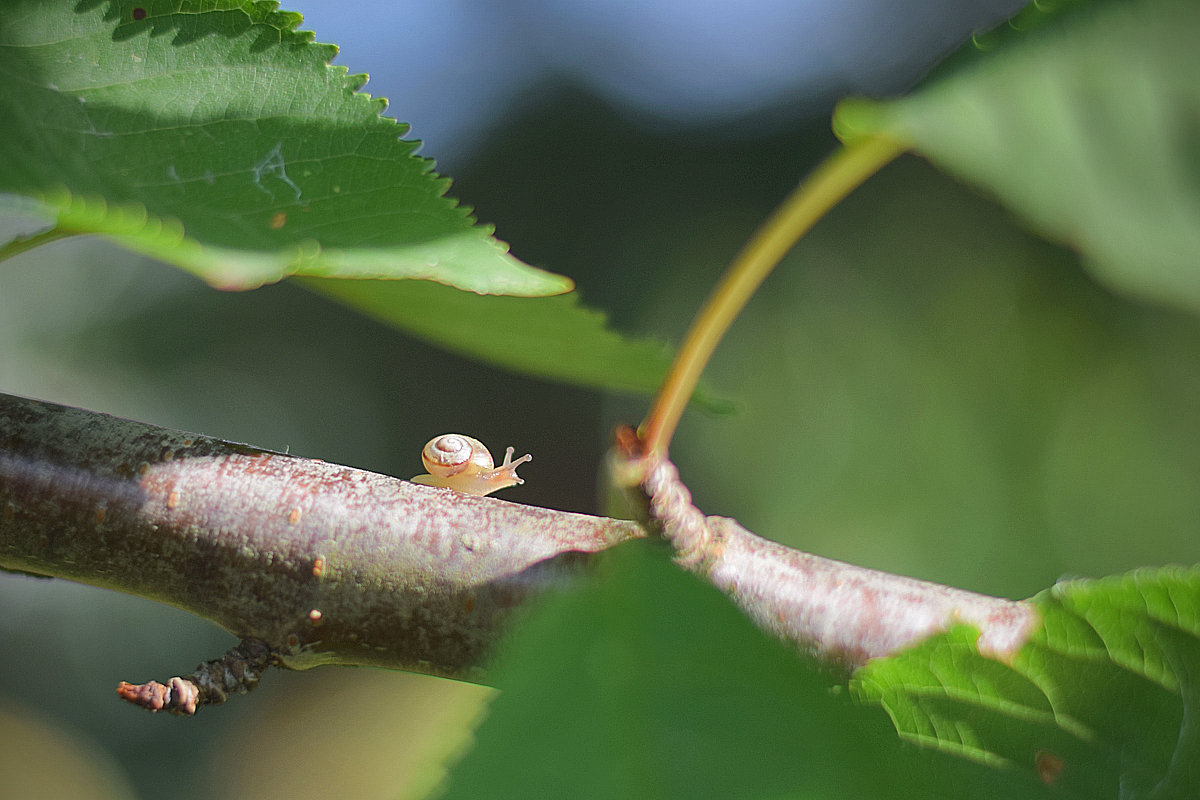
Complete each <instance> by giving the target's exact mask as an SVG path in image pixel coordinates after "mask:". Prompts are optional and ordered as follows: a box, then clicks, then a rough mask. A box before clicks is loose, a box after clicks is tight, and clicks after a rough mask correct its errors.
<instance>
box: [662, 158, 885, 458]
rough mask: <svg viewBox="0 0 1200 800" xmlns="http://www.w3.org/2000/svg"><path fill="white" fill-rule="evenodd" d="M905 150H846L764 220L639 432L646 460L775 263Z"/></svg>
mask: <svg viewBox="0 0 1200 800" xmlns="http://www.w3.org/2000/svg"><path fill="white" fill-rule="evenodd" d="M904 150H905V147H904V146H903V145H901V144H900V143H898V142H896V141H893V140H892V139H889V138H886V137H884V136H878V135H876V136H870V137H866V138H864V139H860V140H858V141H856V142H854V143H853V144H849V145H846V146H844V147H842V148H841V149H840V150H838V151H837V152H836V153H834V154H833V155H832V156H830V157H829V158H828V159H826V160H825V161H824V162H822V163H821V164H820V166H818V167H817V169H816V171H815V172H813V173H812V175H810V176H809V178H808V180H806V181H804V183H802V184H800V186H798V187H797V188H796V189H795V190H794V191H793V192H792V193H791V194H790V195H788V197H787V199H785V200H784V201H783V204H782V205H780V206H779V208H777V209H776V210H775V211H774V213H772V214H771V216H770V217H769V218H768V219H767V221H766V222H764V223H763V225H762V227H760V228H759V229H758V231H757V232H756V233H755V234H754V237H753V238H752V239H751V240H750V241H749V242H748V243H747V244H746V246H745V247H744V248H743V249H742V251H741V252H740V253H738V256H737V258H735V259H734V261H733V263H732V264H731V265H730V266H729V269H728V270H726V272H725V275H724V276H723V277H722V278H721V281H720V283H718V284H717V287H716V288H715V289H714V290H713V293H712V295H710V296H709V298H708V300H707V301H706V302H705V304H704V306H703V307H702V308H701V309H700V313H699V314H697V316H696V320H695V321H694V322H693V323H692V327H691V329H690V330H689V331H688V334H687V337H686V338H685V339H684V343H683V346H682V347H681V348H680V350H679V353H678V354H677V355H676V356H675V363H674V364H673V365H672V366H671V371H670V373H668V375H667V379H666V381H665V382H664V383H663V386H662V388H661V389H660V390H659V393H658V397H657V398H656V400H655V403H654V406H653V408H651V409H650V413H649V414H648V415H647V416H646V419H645V421H644V422H643V423H642V426H641V428H640V430H639V434H640V437H639V438H640V439H641V444H642V448H643V451H644V452H645V453H646V454H647V455H652V456H661V457H663V458H665V457H666V454H667V448H668V446H669V445H670V443H671V437H672V436H674V434H675V428H676V427H677V426H678V425H679V420H680V418H681V417H682V416H683V410H684V408H686V407H687V404H688V400H689V399H691V396H692V392H693V391H695V389H696V383H697V382H698V381H699V380H700V373H702V372H703V371H704V367H705V366H706V365H707V364H708V360H709V359H710V358H711V357H712V354H713V351H714V350H715V349H716V347H717V344H718V343H719V342H720V341H721V338H722V337H723V336H724V335H725V333H726V331H728V330H729V327H730V326H731V325H732V324H733V321H734V320H735V319H737V316H738V314H740V313H741V311H742V309H743V308H745V306H746V303H747V302H748V301H749V300H750V297H751V296H752V295H753V294H754V292H755V290H757V289H758V287H759V286H760V285H761V284H762V282H763V280H765V279H766V277H767V275H769V274H771V270H773V269H774V268H775V265H776V264H778V263H779V261H780V260H781V259H782V258H783V257H784V255H786V254H787V252H788V251H789V250H791V249H792V247H793V246H794V245H795V244H796V242H797V241H799V239H800V237H801V236H803V235H804V234H805V233H807V232H808V231H809V230H810V229H811V228H812V227H813V225H815V224H816V222H817V220H819V219H820V218H821V217H823V216H825V214H826V213H828V211H829V210H830V209H831V208H833V207H834V206H835V205H837V204H838V203H839V202H841V200H842V199H843V198H844V197H846V195H848V194H850V192H852V191H854V189H855V188H857V187H858V186H859V185H861V184H862V183H863V181H865V180H866V179H867V178H869V177H871V176H872V175H874V174H875V173H876V172H878V171H879V170H880V169H882V168H883V167H884V166H885V165H886V164H887V163H888V162H890V161H891V160H892V159H894V158H896V156H898V155H900V153H902V152H904Z"/></svg>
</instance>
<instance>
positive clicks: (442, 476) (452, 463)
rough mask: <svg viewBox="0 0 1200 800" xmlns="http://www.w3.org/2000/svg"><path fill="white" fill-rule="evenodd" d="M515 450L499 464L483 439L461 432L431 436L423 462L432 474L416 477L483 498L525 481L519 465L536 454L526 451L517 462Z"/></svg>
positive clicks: (508, 453)
mask: <svg viewBox="0 0 1200 800" xmlns="http://www.w3.org/2000/svg"><path fill="white" fill-rule="evenodd" d="M513 452H514V451H513V448H511V447H510V448H508V449H507V450H506V451H505V452H504V463H503V464H501V465H500V466H498V467H497V466H495V464H494V463H493V461H492V454H491V453H489V452H488V449H487V448H486V447H484V446H483V442H481V441H479V440H478V439H472V438H471V437H470V436H464V435H462V434H461V433H443V434H442V435H441V436H435V437H434V438H432V439H430V440H429V444H427V445H425V449H424V450H422V451H421V461H422V462H424V464H425V469H427V470H429V473H428V474H425V475H417V476H416V477H415V478H413V479H412V480H413V483H422V484H425V485H426V486H442V487H445V488H447V489H454V490H455V491H457V492H463V493H464V494H474V495H479V496H481V497H482V496H483V495H485V494H491V493H492V492H494V491H496V490H497V489H503V488H505V487H508V486H516V485H517V484H520V483H524V482H525V481H523V480H521V479H520V478H518V477H517V467H518V466H520V465H521V464H524V463H525V462H526V461H533V456H531V455H529V454H528V453H526V454H525V455H523V456H521V457H520V458H518V459H517V460H516V461H513V460H512V457H513Z"/></svg>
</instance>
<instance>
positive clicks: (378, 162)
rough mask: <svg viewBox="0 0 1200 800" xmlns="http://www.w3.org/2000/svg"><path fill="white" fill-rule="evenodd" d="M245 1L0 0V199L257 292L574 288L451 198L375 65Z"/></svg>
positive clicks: (2, 205) (267, 7) (271, 7)
mask: <svg viewBox="0 0 1200 800" xmlns="http://www.w3.org/2000/svg"><path fill="white" fill-rule="evenodd" d="M275 8H276V5H275V4H274V3H266V2H249V0H245V1H243V2H236V1H235V0H189V1H188V2H184V3H182V4H181V3H180V2H178V0H147V1H146V2H131V1H125V0H82V2H80V1H79V0H52V1H50V0H6V2H4V3H3V4H0V77H2V80H0V141H3V148H2V149H0V193H7V197H5V196H4V195H0V209H9V210H16V211H21V212H29V211H34V212H35V213H37V214H38V215H40V216H41V217H43V218H45V219H46V220H48V221H50V222H52V223H53V224H54V225H56V226H57V228H58V229H60V230H62V231H68V232H78V233H99V234H104V235H105V236H108V237H109V238H111V239H113V240H114V241H116V242H119V243H120V244H122V245H124V246H126V247H129V248H131V249H133V250H137V251H139V252H142V253H146V254H149V255H152V256H154V257H156V258H160V259H163V260H165V261H168V262H171V263H173V264H176V265H178V266H181V267H184V268H186V269H188V270H191V271H192V272H194V273H196V274H197V275H199V276H201V277H202V278H204V279H205V280H207V281H208V282H209V283H211V284H213V285H216V286H219V287H221V288H225V289H245V288H252V287H254V286H258V285H261V284H262V283H265V282H270V281H276V280H279V279H281V278H283V277H286V276H288V275H310V276H321V277H340V278H345V277H351V278H374V277H380V278H428V279H430V280H436V281H441V282H444V283H447V284H450V285H454V286H458V287H460V288H462V289H467V290H470V291H475V292H481V293H496V294H514V295H546V294H556V293H560V292H564V291H567V290H569V289H570V287H571V283H570V281H569V280H567V279H566V278H563V277H560V276H557V275H552V274H550V273H546V272H543V271H541V270H536V269H534V268H532V267H529V266H527V265H525V264H522V263H521V262H520V261H518V260H516V259H515V258H513V257H512V256H510V255H509V254H508V252H507V247H506V246H505V245H503V244H501V243H500V242H497V241H496V240H495V239H493V238H492V237H491V235H490V233H491V231H490V229H486V228H483V227H479V226H476V225H474V221H473V220H472V218H471V216H470V213H469V210H468V209H466V208H463V207H461V206H459V205H457V204H456V203H455V202H454V201H452V200H450V199H449V198H447V197H445V196H444V194H445V191H446V189H447V187H448V182H447V181H446V180H445V179H443V178H440V177H438V176H437V175H436V174H435V173H433V172H432V162H430V161H428V160H426V159H422V158H419V157H417V156H415V155H414V154H413V153H414V150H415V149H416V147H417V146H418V144H417V143H416V142H409V141H402V140H400V139H399V136H400V135H401V134H402V133H404V132H405V130H406V128H405V127H404V126H403V125H399V124H397V123H396V122H395V121H394V120H392V119H389V118H386V117H382V116H380V113H381V112H382V111H383V109H384V107H385V106H386V101H384V100H382V99H372V98H371V97H370V96H369V95H367V94H364V93H361V92H359V91H358V90H359V89H361V88H362V85H363V84H364V83H365V82H366V77H365V76H363V75H348V74H347V72H346V69H345V68H344V67H332V66H330V65H329V61H330V59H331V58H333V56H334V55H335V54H336V52H337V48H335V47H333V46H331V45H320V44H314V43H313V42H312V41H311V38H312V36H311V34H309V33H304V32H297V31H296V30H295V27H296V25H297V24H299V22H300V15H298V14H294V13H287V12H279V11H276V10H275Z"/></svg>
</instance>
